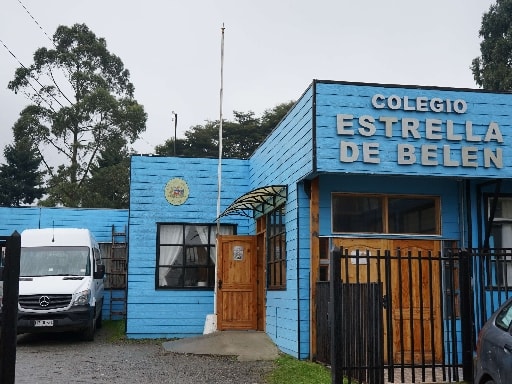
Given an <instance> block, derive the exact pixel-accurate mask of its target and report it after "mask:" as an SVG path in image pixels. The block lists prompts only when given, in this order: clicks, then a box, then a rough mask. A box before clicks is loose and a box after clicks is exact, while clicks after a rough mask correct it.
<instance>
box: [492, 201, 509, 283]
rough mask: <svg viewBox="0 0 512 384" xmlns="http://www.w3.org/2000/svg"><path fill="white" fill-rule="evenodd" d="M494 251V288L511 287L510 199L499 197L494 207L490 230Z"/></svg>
mask: <svg viewBox="0 0 512 384" xmlns="http://www.w3.org/2000/svg"><path fill="white" fill-rule="evenodd" d="M487 206H488V213H489V215H490V213H491V212H490V209H491V208H490V207H491V206H492V198H489V199H488V204H487ZM491 234H492V237H493V240H494V244H493V248H500V249H499V250H496V251H495V255H494V256H493V260H492V262H494V264H495V267H494V269H495V272H496V273H495V279H494V280H495V281H494V282H493V284H491V285H494V286H498V287H512V198H511V197H500V198H498V201H497V205H496V212H495V213H494V220H493V224H492V228H491Z"/></svg>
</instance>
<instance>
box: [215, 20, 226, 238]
mask: <svg viewBox="0 0 512 384" xmlns="http://www.w3.org/2000/svg"><path fill="white" fill-rule="evenodd" d="M224 29H225V28H224V23H222V28H221V31H222V38H221V44H220V103H219V105H220V107H219V163H218V166H217V234H219V233H220V218H219V216H220V197H221V186H222V99H223V96H224Z"/></svg>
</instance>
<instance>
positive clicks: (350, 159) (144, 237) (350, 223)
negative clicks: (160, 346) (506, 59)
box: [127, 81, 512, 361]
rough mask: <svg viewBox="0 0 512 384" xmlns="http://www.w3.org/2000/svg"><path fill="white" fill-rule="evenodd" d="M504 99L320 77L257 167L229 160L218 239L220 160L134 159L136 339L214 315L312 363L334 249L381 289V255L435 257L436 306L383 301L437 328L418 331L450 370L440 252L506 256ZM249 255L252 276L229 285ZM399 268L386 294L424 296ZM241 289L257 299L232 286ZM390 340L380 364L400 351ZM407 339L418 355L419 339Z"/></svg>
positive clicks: (132, 298) (177, 333)
mask: <svg viewBox="0 0 512 384" xmlns="http://www.w3.org/2000/svg"><path fill="white" fill-rule="evenodd" d="M511 103H512V95H509V94H496V93H487V92H482V91H476V90H469V89H443V88H436V87H419V86H398V85H396V86H395V85H393V86H390V85H380V84H362V83H346V82H333V81H313V83H312V84H311V85H310V86H309V87H308V88H307V89H306V91H305V92H304V94H303V95H302V96H301V97H300V98H299V100H298V101H297V102H296V104H295V105H294V107H293V108H292V109H291V110H290V111H289V113H288V114H287V116H286V117H285V118H284V119H283V120H282V121H281V122H280V123H279V125H278V126H277V127H276V128H275V130H274V131H273V132H272V133H271V134H270V136H269V137H268V138H267V139H266V141H265V142H264V143H263V144H262V145H261V146H260V147H259V148H258V149H257V151H256V152H255V153H254V154H253V155H252V157H251V158H250V159H248V160H224V161H223V163H222V183H221V185H222V190H221V212H222V213H221V215H220V219H219V222H220V227H219V228H220V229H219V228H217V227H216V223H217V210H216V199H217V181H218V180H217V170H218V168H217V167H218V162H217V160H216V159H187V158H159V157H147V156H141V157H133V158H132V170H131V172H132V173H131V174H132V179H131V204H130V217H129V222H130V233H129V235H130V252H129V254H130V263H129V277H128V286H129V293H128V323H127V332H128V335H129V336H130V337H134V338H141V337H182V336H188V335H196V334H200V333H202V332H203V330H204V326H205V322H206V319H207V318H208V316H209V315H211V314H215V315H216V321H217V323H216V325H217V328H218V329H258V330H263V331H265V332H266V333H267V334H268V335H269V336H270V337H271V338H272V339H273V340H274V341H275V342H276V344H277V345H278V346H279V348H280V349H281V350H282V351H284V352H286V353H289V354H291V355H293V356H296V357H299V358H307V357H310V356H312V355H316V354H317V349H319V348H320V346H319V345H317V344H318V343H319V339H318V335H317V327H318V324H317V323H318V322H320V320H319V319H317V312H316V311H317V297H316V295H317V285H316V283H317V282H321V281H323V280H328V275H329V253H330V250H331V249H332V248H333V247H343V248H344V249H345V250H348V251H349V254H350V255H351V256H352V257H350V258H349V260H348V263H347V268H346V269H347V272H346V273H347V276H346V280H349V279H351V278H354V276H356V275H358V274H359V275H363V274H366V273H368V276H370V278H369V281H372V280H377V277H376V275H378V274H379V270H382V273H384V269H383V268H384V267H381V266H379V265H380V264H379V262H378V261H375V260H373V259H372V257H375V255H377V254H378V253H379V252H380V251H382V252H384V251H385V250H391V251H392V252H395V251H396V250H400V251H401V252H406V251H412V252H413V253H417V252H420V253H421V252H424V254H427V253H429V252H430V253H432V254H435V255H438V256H436V258H439V259H436V260H438V261H437V262H436V261H435V262H434V264H433V265H434V268H439V271H438V272H439V273H437V272H436V276H430V277H429V278H425V276H427V274H428V273H427V270H425V268H426V267H421V265H423V262H420V263H419V264H418V265H420V267H418V268H420V269H422V268H423V270H422V271H420V272H419V273H420V274H423V276H424V277H423V280H425V281H423V280H422V281H421V284H422V287H423V288H425V287H426V288H425V291H429V292H430V293H429V296H428V300H427V296H425V294H424V293H417V292H416V293H415V295H416V297H415V298H414V299H411V300H413V301H411V304H410V305H408V306H406V305H405V303H402V304H401V305H400V306H399V305H398V304H397V303H398V298H397V297H394V298H392V299H390V303H392V304H393V305H395V306H396V308H394V309H393V311H399V312H402V314H403V312H404V311H405V310H407V311H408V310H410V311H411V313H417V312H422V311H423V312H424V313H426V315H425V316H428V318H429V321H430V325H428V324H426V323H425V322H424V321H423V320H418V321H419V323H413V322H411V324H412V327H415V328H420V327H416V326H417V325H422V326H423V327H424V328H425V327H427V329H434V328H435V329H437V328H439V329H440V330H443V331H440V332H441V333H439V335H438V333H437V332H436V333H435V335H434V332H433V331H432V335H431V336H429V337H430V338H433V340H431V341H429V347H428V348H425V346H424V345H423V346H422V347H421V351H420V352H421V354H422V355H423V356H424V358H425V357H426V359H427V360H428V359H430V360H435V361H439V360H440V359H441V360H442V359H445V360H446V359H447V358H445V357H443V356H442V355H443V354H445V352H443V351H445V350H446V348H447V345H448V344H449V343H450V342H451V340H450V341H447V340H446V339H445V338H444V336H443V333H442V332H445V333H447V329H448V325H447V324H446V320H447V319H448V318H452V317H453V318H454V319H455V320H456V322H455V325H454V330H453V332H454V334H456V333H457V332H460V325H459V323H460V309H459V308H458V304H457V303H458V297H457V294H458V293H457V289H458V287H455V286H450V287H448V284H449V283H450V281H452V280H453V278H452V277H453V276H452V277H450V276H451V275H450V273H453V271H454V270H456V269H457V265H454V266H452V268H451V270H450V271H451V272H450V273H446V272H445V269H446V268H444V267H443V266H444V265H445V264H446V263H444V262H443V263H441V259H440V257H444V256H443V255H444V252H445V251H444V250H445V249H448V248H461V247H465V248H466V247H469V248H471V247H479V246H480V247H481V246H483V243H484V242H485V241H487V242H492V243H493V244H492V245H493V247H504V248H506V247H508V246H509V244H508V243H507V242H508V241H509V240H508V237H507V236H505V233H506V231H507V230H508V228H509V225H510V224H509V221H510V222H512V221H511V220H512V217H511V216H510V214H509V213H508V208H507V207H508V204H510V203H511V202H512V200H509V198H508V197H507V196H506V195H507V193H510V192H512V191H511V189H510V187H511V184H510V182H509V181H508V180H509V179H510V176H511V171H512V169H511V168H510V166H509V164H510V157H511V149H510V146H508V145H507V143H508V141H510V140H511V139H510V132H511V131H510V128H511V126H510V125H511V123H512V121H511V116H510V115H511V112H510V111H511V109H510V104H511ZM497 180H500V186H499V189H498V188H497V185H496V183H495V181H497ZM496 197H497V198H496ZM491 200H492V201H493V202H496V203H497V205H495V210H494V212H495V214H494V216H495V220H494V221H489V207H490V204H491ZM496 207H498V209H496ZM218 230H220V231H221V233H222V234H223V236H221V237H220V243H219V245H218V248H219V249H218V256H217V257H220V259H216V265H213V264H214V261H215V258H214V257H213V256H211V254H212V253H213V252H214V251H213V247H214V246H215V240H214V239H215V235H216V234H217V231H218ZM201 233H203V234H201ZM205 234H209V236H206V235H205ZM486 234H487V236H486ZM234 235H236V236H234ZM194 239H195V240H194ZM198 239H200V240H198ZM223 241H225V242H223ZM199 248H200V249H199ZM372 252H373V253H372ZM359 253H361V254H364V255H365V257H361V255H359ZM356 254H357V257H356ZM205 255H210V256H205ZM249 255H255V258H256V260H255V261H253V260H251V257H249ZM439 255H441V256H439ZM226 259H228V260H226ZM246 259H247V263H248V265H250V267H249V270H251V271H252V273H251V274H246V275H244V276H245V277H244V279H241V278H240V279H238V280H237V277H236V276H229V273H227V272H226V271H228V270H231V269H233V268H236V267H237V265H241V264H242V260H246ZM236 262H238V264H237V263H236ZM395 264H396V263H395ZM398 264H400V263H398ZM455 264H457V263H455ZM351 268H352V269H355V268H357V271H358V272H355V270H354V271H352V272H351ZM393 268H395V269H396V268H398V267H397V265H395V266H393V267H390V271H389V272H390V275H389V276H388V277H387V278H386V279H387V280H386V279H381V285H383V294H384V296H386V294H391V292H395V295H396V292H398V291H400V287H402V288H404V284H405V288H408V289H409V290H410V291H411V292H412V291H416V290H417V289H416V288H415V286H413V285H410V286H407V284H406V283H404V280H403V279H402V278H403V273H402V276H400V275H399V271H398V270H393ZM418 268H416V269H418ZM429 268H432V267H429ZM500 268H501V269H500V271H499V272H496V273H495V272H493V276H495V277H494V279H495V283H496V284H497V283H499V282H501V284H503V283H504V281H505V280H506V279H507V277H508V273H509V272H508V268H509V265H508V264H506V265H504V266H502V267H500ZM413 269H414V268H413ZM436 271H437V270H436ZM241 273H242V274H243V273H245V272H241ZM408 273H409V275H410V276H412V274H413V273H418V272H417V271H416V272H412V271H411V272H408ZM374 275H375V276H374ZM230 279H233V281H234V283H233V284H230V283H231V281H230ZM496 279H498V280H499V281H498V282H497V281H496ZM411 280H416V277H414V279H413V278H412V277H411ZM253 281H254V284H253ZM511 281H512V278H511ZM237 282H238V285H239V286H243V289H244V290H245V291H247V290H248V291H252V293H249V294H247V293H243V292H240V291H236V289H234V286H236V285H237ZM246 283H247V284H246ZM227 284H229V286H228V285H227ZM450 284H452V283H450ZM235 288H236V287H235ZM245 291H244V292H245ZM432 296H433V297H434V299H432V300H431V301H430V298H431V297H432ZM415 300H416V301H418V300H419V301H418V302H422V301H425V302H426V301H428V302H429V305H426V304H425V302H423V304H421V305H419V304H418V303H417V302H416V301H415ZM449 300H451V301H449ZM447 302H450V303H451V302H453V303H454V304H453V308H450V311H451V313H452V315H451V316H452V317H450V316H449V315H446V314H445V312H443V310H444V308H445V307H446V303H447ZM404 308H406V309H404ZM418 308H421V310H418ZM242 309H247V310H242ZM393 313H394V312H393ZM431 317H432V319H430V318H431ZM237 321H239V322H238V323H237ZM415 321H416V320H415ZM391 322H393V320H392V319H391V320H384V323H387V325H389V323H391ZM427 325H428V326H427ZM388 332H389V333H392V332H393V330H392V329H391V328H390V329H389V331H388ZM384 333H386V332H384ZM402 337H403V338H407V339H408V340H415V337H416V336H414V335H412V334H406V333H404V334H403V335H402ZM418 337H419V336H418ZM395 339H396V338H395ZM390 343H391V342H390V341H387V342H385V343H384V344H385V346H386V348H388V349H387V350H386V352H385V353H384V354H385V355H386V356H385V358H386V359H387V360H391V359H392V358H391V356H390V355H389V354H395V353H396V351H394V349H393V348H392V347H391V346H390V345H387V344H390ZM393 343H395V344H396V343H397V340H395V341H394V342H393ZM407 343H409V344H411V343H413V342H410V341H406V342H405V347H403V349H405V350H406V351H405V352H406V353H409V352H410V353H411V356H412V359H413V360H414V357H415V356H416V355H415V354H416V353H420V352H418V351H412V349H414V348H416V349H417V348H418V345H419V344H421V343H420V341H417V342H416V347H414V348H413V346H412V345H409V347H408V346H407ZM402 344H404V343H403V342H402ZM423 344H425V343H423ZM457 353H458V354H460V350H459V351H458V352H457ZM409 360H410V359H409Z"/></svg>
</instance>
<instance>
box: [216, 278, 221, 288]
mask: <svg viewBox="0 0 512 384" xmlns="http://www.w3.org/2000/svg"><path fill="white" fill-rule="evenodd" d="M217 288H218V289H222V280H220V279H219V281H218V282H217Z"/></svg>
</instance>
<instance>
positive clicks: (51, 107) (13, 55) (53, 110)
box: [0, 39, 64, 112]
mask: <svg viewBox="0 0 512 384" xmlns="http://www.w3.org/2000/svg"><path fill="white" fill-rule="evenodd" d="M0 43H1V44H2V45H3V46H4V48H5V49H6V50H7V52H9V53H10V54H11V56H12V57H14V59H15V60H16V61H17V62H18V63H19V64H20V65H21V66H22V67H23V68H25V69H26V70H28V68H27V67H25V65H23V63H22V62H21V61H20V59H18V58H17V57H16V55H15V54H14V53H13V52H12V51H11V50H10V49H9V47H8V46H7V45H6V44H5V43H4V41H3V40H2V39H0ZM31 77H32V79H33V80H35V81H36V82H37V83H38V84H39V85H40V86H41V88H43V87H44V86H43V84H41V83H40V82H39V80H37V79H36V78H34V77H33V76H31ZM28 84H29V85H30V87H31V88H32V89H33V90H34V92H35V93H36V94H38V95H40V96H41V100H43V101H44V102H45V103H46V104H47V105H48V107H49V108H50V109H51V110H52V112H55V109H53V106H52V104H51V103H50V102H49V101H48V100H46V99H45V98H44V97H43V96H42V95H41V91H38V90H37V89H36V88H35V87H34V85H33V84H32V83H31V82H30V81H28ZM50 96H51V97H52V98H53V99H54V100H55V101H56V102H57V104H59V105H60V106H61V107H64V106H63V105H62V104H61V102H60V101H59V100H58V99H57V98H56V97H55V96H54V95H50Z"/></svg>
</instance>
